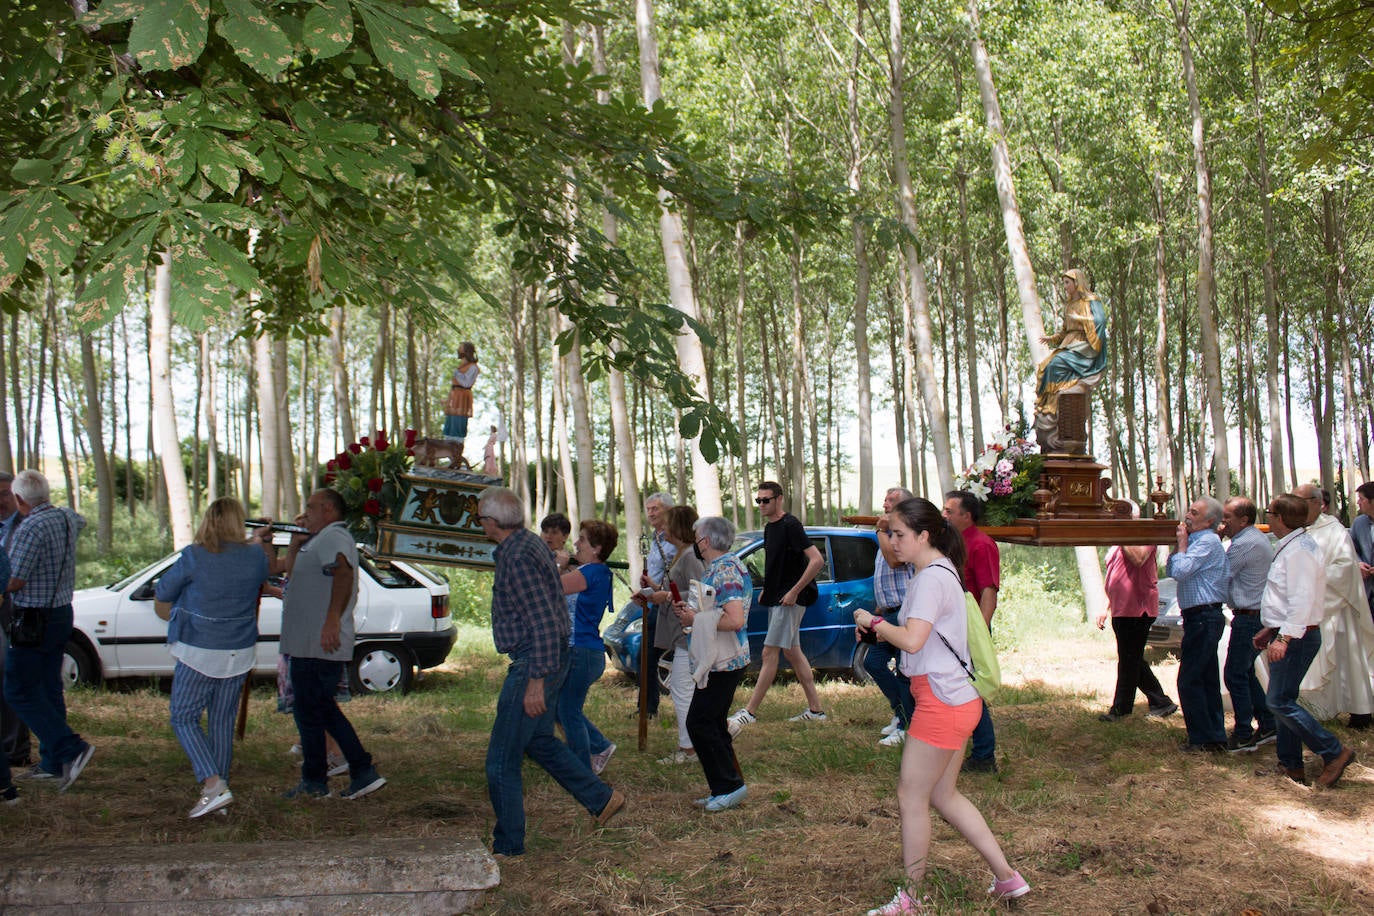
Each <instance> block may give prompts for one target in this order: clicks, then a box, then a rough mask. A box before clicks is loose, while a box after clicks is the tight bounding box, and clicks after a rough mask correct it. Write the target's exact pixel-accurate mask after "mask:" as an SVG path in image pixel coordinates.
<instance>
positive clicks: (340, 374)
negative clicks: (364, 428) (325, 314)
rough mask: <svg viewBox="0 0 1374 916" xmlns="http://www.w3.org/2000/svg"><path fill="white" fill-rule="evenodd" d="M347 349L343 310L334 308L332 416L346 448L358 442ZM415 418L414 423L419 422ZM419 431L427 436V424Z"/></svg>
mask: <svg viewBox="0 0 1374 916" xmlns="http://www.w3.org/2000/svg"><path fill="white" fill-rule="evenodd" d="M346 354H347V349H346V347H345V342H344V308H343V306H341V305H339V306H335V307H334V310H333V314H332V315H331V316H330V322H329V355H330V359H331V360H332V362H333V373H332V374H333V380H334V415H335V416H336V417H337V418H338V420H339V435H340V436H342V437H343V443H342V445H344V446H347V445H348V444H349V443H350V442H357V441H358V434H357V430H355V429H354V427H353V390H352V388H351V387H350V386H349V384H348V358H347V355H346ZM423 416H424V417H426V418H427V417H429V416H430V412H429V411H428V410H426V411H425V412H424V414H423ZM419 420H420V418H419V417H417V418H416V421H417V423H418V422H419ZM419 429H420V430H421V431H422V432H424V433H426V434H428V433H429V432H430V429H429V423H428V422H425V423H422V424H421V425H420V426H419Z"/></svg>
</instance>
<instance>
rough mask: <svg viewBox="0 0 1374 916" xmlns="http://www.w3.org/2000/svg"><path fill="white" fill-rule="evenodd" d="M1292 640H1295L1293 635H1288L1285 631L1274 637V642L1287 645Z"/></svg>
mask: <svg viewBox="0 0 1374 916" xmlns="http://www.w3.org/2000/svg"><path fill="white" fill-rule="evenodd" d="M1292 640H1293V637H1291V636H1289V635H1287V634H1285V633H1280V634H1279V635H1278V636H1275V637H1274V642H1276V643H1282V644H1283V645H1285V646H1286V645H1288V644H1289V643H1290V642H1292Z"/></svg>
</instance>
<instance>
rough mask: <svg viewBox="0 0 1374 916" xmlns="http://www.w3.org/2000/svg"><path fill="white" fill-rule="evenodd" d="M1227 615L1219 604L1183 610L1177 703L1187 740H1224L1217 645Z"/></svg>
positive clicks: (1224, 729)
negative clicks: (1186, 732) (1222, 611)
mask: <svg viewBox="0 0 1374 916" xmlns="http://www.w3.org/2000/svg"><path fill="white" fill-rule="evenodd" d="M1224 629H1226V618H1225V617H1224V616H1223V615H1222V613H1221V605H1218V604H1204V605H1200V606H1199V607H1198V608H1196V609H1192V608H1190V609H1188V610H1187V611H1185V612H1184V614H1183V645H1182V647H1181V648H1180V650H1179V661H1178V703H1179V705H1180V706H1182V707H1183V724H1184V726H1185V727H1186V728H1187V730H1188V743H1189V744H1225V743H1226V717H1225V715H1224V713H1223V712H1222V706H1221V666H1220V665H1219V664H1218V663H1217V645H1218V644H1219V643H1220V642H1221V631H1222V630H1224Z"/></svg>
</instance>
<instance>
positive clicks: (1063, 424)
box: [1035, 268, 1107, 454]
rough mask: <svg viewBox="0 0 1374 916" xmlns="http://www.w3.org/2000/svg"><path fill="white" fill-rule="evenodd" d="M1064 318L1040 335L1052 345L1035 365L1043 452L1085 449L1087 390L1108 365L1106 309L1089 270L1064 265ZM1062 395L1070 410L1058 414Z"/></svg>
mask: <svg viewBox="0 0 1374 916" xmlns="http://www.w3.org/2000/svg"><path fill="white" fill-rule="evenodd" d="M1062 276H1063V280H1064V324H1063V327H1062V328H1061V329H1060V331H1059V333H1058V334H1052V335H1049V336H1046V337H1042V338H1040V342H1041V343H1043V344H1046V345H1047V346H1051V347H1053V348H1054V351H1053V352H1052V353H1050V355H1049V356H1047V357H1046V358H1045V360H1044V361H1043V362H1041V363H1040V365H1039V366H1038V367H1036V371H1035V395H1036V396H1035V431H1036V437H1037V439H1039V441H1040V447H1041V448H1042V449H1044V450H1045V451H1047V452H1068V453H1070V454H1083V453H1084V452H1086V450H1087V394H1088V392H1089V391H1091V390H1092V387H1093V386H1094V385H1096V384H1097V382H1098V380H1099V379H1101V378H1102V372H1103V370H1104V369H1105V368H1106V366H1107V310H1106V308H1105V307H1104V306H1103V304H1102V300H1101V299H1100V298H1098V295H1097V293H1094V292H1093V291H1092V289H1091V288H1089V286H1088V275H1087V274H1086V273H1085V272H1083V271H1082V270H1079V269H1077V268H1075V269H1073V270H1066V271H1064V273H1063V275H1062ZM1063 395H1081V396H1082V397H1081V398H1074V399H1073V400H1074V403H1075V407H1076V409H1075V411H1074V412H1073V413H1074V415H1073V416H1069V415H1068V412H1067V411H1066V412H1064V413H1062V414H1061V410H1060V398H1061V396H1063Z"/></svg>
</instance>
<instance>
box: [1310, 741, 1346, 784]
mask: <svg viewBox="0 0 1374 916" xmlns="http://www.w3.org/2000/svg"><path fill="white" fill-rule="evenodd" d="M1354 762H1355V751H1354V750H1352V749H1351V748H1348V747H1343V748H1341V752H1340V753H1339V754H1337V755H1336V756H1335V758H1334V759H1332V760H1331V761H1329V762H1328V763H1327V764H1326V766H1324V767H1322V774H1321V775H1320V776H1318V777H1317V782H1318V783H1319V784H1320V785H1323V786H1325V787H1326V788H1328V789H1329V788H1331V787H1332V786H1334V785H1335V784H1336V783H1338V782H1340V781H1341V775H1342V774H1343V773H1345V768H1346V767H1348V766H1350V764H1352V763H1354Z"/></svg>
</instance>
